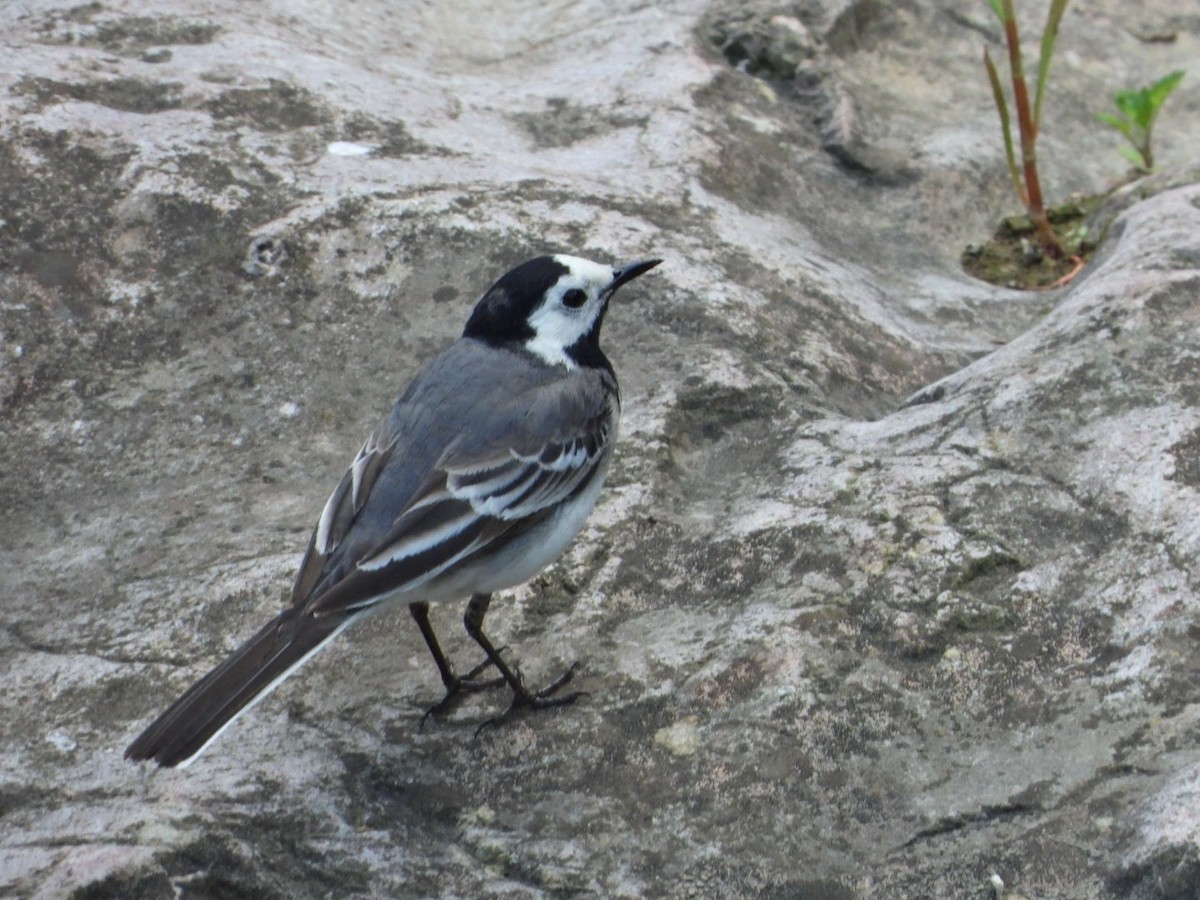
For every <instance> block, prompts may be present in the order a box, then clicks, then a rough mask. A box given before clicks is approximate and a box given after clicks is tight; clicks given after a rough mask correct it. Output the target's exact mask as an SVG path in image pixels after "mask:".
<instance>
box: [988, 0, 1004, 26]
mask: <svg viewBox="0 0 1200 900" xmlns="http://www.w3.org/2000/svg"><path fill="white" fill-rule="evenodd" d="M988 5H989V6H991V8H992V12H994V13H995V14H996V18H997V19H999V20H1000V21H1001V22H1005V21H1007V20H1006V19H1005V18H1004V7H1003V6H1001V5H1000V0H988Z"/></svg>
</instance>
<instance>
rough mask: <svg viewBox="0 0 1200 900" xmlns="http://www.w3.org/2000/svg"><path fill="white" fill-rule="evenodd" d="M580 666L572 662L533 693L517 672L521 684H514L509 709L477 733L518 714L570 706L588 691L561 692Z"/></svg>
mask: <svg viewBox="0 0 1200 900" xmlns="http://www.w3.org/2000/svg"><path fill="white" fill-rule="evenodd" d="M578 668H579V663H577V662H575V663H571V665H570V667H569V668H568V669H567V670H566V671H565V672H563V673H562V674H561V675H559V676H558V678H556V679H555V680H554V681H552V682H551V683H550V684H548V685H546V687H544V688H542V689H541V690H540V691H538V692H536V693H533V692H531V691H530V690H529V689H528V688H526V687H525V684H524V682H523V681H522V680H520V672H518V673H517V678H518V683H519V686H517V685H514V686H513V699H512V703H511V704H510V705H509V707H508V709H507V710H505V711H504V712H503V713H501V714H500V715H498V716H496V717H494V718H491V719H488V720H487V721H486V722H484V723H483V724H482V725H480V726H479V728H478V729H476V731H475V734H476V735H478V734H479V733H480V732H481V731H483V730H484V729H485V728H494V727H496V726H499V725H502V724H504V723H505V722H507V721H509V720H510V719H512V718H515V717H516V716H518V715H520V714H522V713H524V712H526V711H529V710H538V709H550V708H552V707H555V706H569V705H570V704H572V703H574V702H575V701H576V700H578V699H579V698H580V697H583V696H586V694H587V691H571V693H569V694H561V695H560V694H559V693H558V692H559V691H561V690H562V689H563V688H564V687H565V686H566V685H567V684H569V683H570V682H571V679H572V678H574V677H575V670H576V669H578Z"/></svg>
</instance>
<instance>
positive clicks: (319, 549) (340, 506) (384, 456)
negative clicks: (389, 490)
mask: <svg viewBox="0 0 1200 900" xmlns="http://www.w3.org/2000/svg"><path fill="white" fill-rule="evenodd" d="M395 446H396V439H395V437H394V436H393V437H392V438H391V439H390V440H384V439H383V438H382V436H381V430H377V431H375V432H374V433H373V434H372V435H371V436H370V437H369V438H367V442H366V443H365V444H363V446H362V449H361V450H359V451H358V455H357V456H355V457H354V462H352V463H351V464H350V467H349V468H348V469H346V474H344V475H343V476H342V480H341V481H339V482H338V486H337V487H336V488H334V489H333V493H332V494H330V495H329V499H328V500H327V501H326V503H325V508H324V509H323V510H322V511H321V517H320V518H319V519H318V520H317V526H316V528H314V529H313V533H312V537H310V538H309V540H308V549H307V550H306V551H305V553H304V560H303V561H302V562H301V563H300V571H299V572H297V573H296V582H295V584H294V585H293V587H292V604H293V605H296V606H299V605H302V604H303V603H304V602H305V601H306V600H307V599H308V598H309V595H311V594H312V592H313V588H315V587H316V586H317V584H318V583H319V582H320V580H321V577H322V576H323V575H324V574H325V563H326V561H327V560H328V559H329V557H330V555H331V554H332V553H333V552H334V551H335V550H336V549H337V548H338V546H340V545H341V543H342V540H343V539H344V538H345V537H346V535H347V534H348V533H349V531H350V527H351V526H352V525H353V524H354V522H355V520H356V519H357V517H358V514H359V513H360V512H362V509H363V506H365V505H366V502H367V498H368V497H369V496H370V495H371V490H372V489H373V488H374V487H375V481H376V479H377V478H378V477H379V473H380V472H382V471H383V469H384V466H386V465H387V462H388V460H389V459H390V458H391V455H392V450H393V449H394V448H395Z"/></svg>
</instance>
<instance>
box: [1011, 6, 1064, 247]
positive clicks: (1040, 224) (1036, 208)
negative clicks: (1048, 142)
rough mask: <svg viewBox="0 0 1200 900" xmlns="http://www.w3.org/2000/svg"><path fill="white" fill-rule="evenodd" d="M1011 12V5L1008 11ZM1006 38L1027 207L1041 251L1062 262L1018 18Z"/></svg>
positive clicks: (1013, 17) (1013, 22)
mask: <svg viewBox="0 0 1200 900" xmlns="http://www.w3.org/2000/svg"><path fill="white" fill-rule="evenodd" d="M1008 11H1009V12H1010V13H1011V5H1009V10H1008ZM1004 39H1005V43H1007V44H1008V65H1009V70H1010V71H1011V72H1012V85H1013V101H1014V103H1015V104H1016V107H1017V130H1018V131H1019V132H1020V135H1021V167H1022V169H1023V170H1024V172H1025V198H1024V199H1025V205H1026V207H1027V209H1028V210H1029V218H1030V219H1031V220H1032V221H1033V226H1034V228H1036V229H1037V233H1038V238H1039V240H1040V242H1041V244H1042V249H1044V250H1045V251H1046V254H1047V255H1048V256H1049V257H1050V258H1051V259H1062V257H1063V248H1062V244H1061V243H1059V240H1058V235H1056V234H1055V233H1054V229H1053V228H1052V227H1051V226H1050V217H1049V215H1047V213H1046V204H1045V201H1043V200H1042V182H1041V179H1040V178H1038V167H1037V149H1036V146H1035V145H1036V144H1037V139H1038V123H1037V122H1035V121H1034V120H1033V110H1032V109H1031V108H1030V106H1029V90H1028V88H1027V87H1026V86H1025V67H1024V65H1023V64H1022V61H1021V40H1020V36H1019V35H1018V33H1017V17H1016V16H1015V15H1008V16H1007V17H1006V18H1005V21H1004Z"/></svg>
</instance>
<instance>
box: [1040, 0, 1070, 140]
mask: <svg viewBox="0 0 1200 900" xmlns="http://www.w3.org/2000/svg"><path fill="white" fill-rule="evenodd" d="M1069 2H1070V0H1052V2H1051V3H1050V15H1048V16H1047V17H1046V29H1045V31H1043V32H1042V55H1041V57H1040V58H1039V59H1038V73H1037V93H1036V94H1035V96H1034V101H1033V124H1034V126H1035V127H1037V128H1038V129H1039V130H1040V129H1041V124H1042V96H1043V95H1044V94H1045V92H1046V80H1047V79H1048V78H1049V77H1050V57H1051V56H1053V55H1054V42H1055V41H1056V40H1058V25H1059V23H1060V22H1061V21H1062V17H1063V13H1064V12H1066V10H1067V3H1069Z"/></svg>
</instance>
